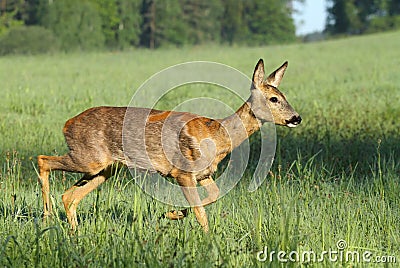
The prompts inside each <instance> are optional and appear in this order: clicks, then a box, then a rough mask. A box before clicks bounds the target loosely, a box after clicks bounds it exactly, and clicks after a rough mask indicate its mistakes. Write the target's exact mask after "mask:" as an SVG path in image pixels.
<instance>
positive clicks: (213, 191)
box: [199, 176, 219, 206]
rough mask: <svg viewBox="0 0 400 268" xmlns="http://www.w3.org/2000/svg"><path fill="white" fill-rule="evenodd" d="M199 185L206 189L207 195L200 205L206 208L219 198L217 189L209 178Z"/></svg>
mask: <svg viewBox="0 0 400 268" xmlns="http://www.w3.org/2000/svg"><path fill="white" fill-rule="evenodd" d="M199 183H200V185H201V186H203V187H204V188H205V189H206V191H207V194H208V196H207V197H206V198H204V199H203V200H202V201H201V203H202V205H203V206H207V205H209V204H211V203H214V202H215V201H217V199H218V196H219V188H218V186H217V184H216V183H215V181H214V180H213V179H212V178H211V176H209V177H208V178H206V179H203V180H201V181H200V182H199Z"/></svg>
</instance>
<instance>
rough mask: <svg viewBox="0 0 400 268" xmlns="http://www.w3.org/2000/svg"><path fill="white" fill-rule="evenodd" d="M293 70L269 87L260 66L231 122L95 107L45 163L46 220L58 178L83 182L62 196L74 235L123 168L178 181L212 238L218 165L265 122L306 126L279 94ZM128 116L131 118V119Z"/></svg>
mask: <svg viewBox="0 0 400 268" xmlns="http://www.w3.org/2000/svg"><path fill="white" fill-rule="evenodd" d="M287 66H288V63H287V62H285V63H284V64H283V65H282V66H281V67H279V68H278V69H276V70H275V71H274V72H272V73H271V74H270V75H269V76H268V77H267V79H266V80H265V81H264V62H263V60H262V59H260V60H259V61H258V63H257V65H256V67H255V70H254V73H253V78H252V85H251V88H250V93H251V94H250V97H249V99H248V100H247V101H246V102H245V103H244V104H243V105H242V106H241V107H240V108H239V109H238V110H237V111H236V112H235V113H234V114H233V115H231V116H228V117H226V118H224V119H211V118H206V117H202V116H199V115H195V114H192V113H185V112H176V111H159V110H153V109H148V108H135V107H95V108H90V109H88V110H86V111H84V112H82V113H81V114H79V115H77V116H75V117H73V118H71V119H69V120H68V121H67V122H66V123H65V126H64V128H63V133H64V136H65V140H66V142H67V144H68V147H69V150H70V151H69V152H68V153H67V154H66V155H64V156H45V155H39V156H38V166H39V173H40V174H39V176H40V178H39V182H40V183H41V186H42V197H43V205H44V216H45V217H46V216H48V215H51V213H52V208H51V203H50V197H49V194H50V193H49V172H50V171H51V170H63V171H68V172H78V173H83V174H84V175H83V177H82V178H81V179H80V180H79V181H78V182H76V183H75V184H74V185H73V186H72V187H71V188H70V189H68V190H67V191H66V192H65V193H64V194H63V196H62V201H63V203H64V207H65V211H66V215H67V219H68V222H69V223H70V226H71V228H72V229H73V230H75V229H76V227H77V224H78V223H77V216H76V209H77V206H78V204H79V202H80V201H81V200H82V198H83V197H85V196H86V195H87V194H88V193H89V192H91V191H93V190H94V189H96V188H97V187H98V186H99V185H100V184H102V183H103V182H104V181H106V180H107V179H108V178H109V177H110V176H111V166H112V164H113V163H115V162H121V163H123V164H125V165H128V166H131V167H137V168H139V169H146V170H152V171H157V172H159V173H160V174H161V175H163V176H169V177H172V178H174V179H175V180H176V181H177V183H178V184H179V186H180V187H181V189H182V191H183V194H184V196H185V198H186V199H187V201H188V203H189V205H190V206H191V207H192V208H193V210H194V212H195V216H196V218H197V220H198V222H199V223H200V225H201V226H202V228H203V230H204V231H205V232H207V231H208V220H207V215H206V211H205V209H204V206H206V205H208V204H210V203H213V202H215V201H216V200H217V198H218V196H219V188H218V186H217V185H216V183H215V182H214V180H213V179H212V175H213V173H214V172H215V170H216V168H217V165H218V163H219V162H220V161H221V160H222V159H223V158H224V157H225V156H226V155H227V154H228V153H230V152H231V151H232V150H233V149H234V148H235V147H237V146H239V145H240V144H241V143H242V142H243V141H244V140H246V139H247V138H248V137H249V136H250V135H252V134H253V133H254V132H255V131H257V130H258V129H259V128H260V127H261V124H263V123H264V122H273V123H275V124H277V125H283V126H288V127H296V126H297V125H298V124H300V122H301V117H300V116H299V114H298V113H297V112H295V111H294V110H293V108H292V107H291V106H290V105H289V103H288V102H287V101H286V98H285V96H284V95H283V94H282V93H281V92H280V91H279V90H278V86H279V84H280V82H281V80H282V77H283V75H284V73H285V70H286V68H287ZM127 111H129V116H127V117H128V118H125V116H126V115H128V113H127ZM132 115H134V116H132ZM124 120H125V123H124ZM125 125H126V126H127V129H128V130H127V133H125V134H124V135H125V136H126V135H128V136H129V140H128V144H127V146H126V147H127V148H125V146H123V143H124V142H123V128H125ZM163 135H164V137H162V136H163ZM163 143H168V144H167V145H166V146H164V145H165V144H163ZM124 145H125V143H124ZM123 147H124V148H123ZM124 150H125V151H124ZM197 183H199V184H200V185H201V186H203V187H204V188H205V189H206V192H207V194H208V197H206V198H205V199H203V200H200V196H199V193H198V192H197V189H196V185H197ZM166 215H167V217H169V218H171V219H178V218H181V217H183V216H182V214H179V213H178V212H170V213H168V214H166Z"/></svg>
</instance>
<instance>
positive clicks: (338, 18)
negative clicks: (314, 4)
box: [326, 0, 400, 34]
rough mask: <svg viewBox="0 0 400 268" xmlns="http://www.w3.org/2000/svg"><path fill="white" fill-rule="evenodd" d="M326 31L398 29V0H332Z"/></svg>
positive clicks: (360, 32)
mask: <svg viewBox="0 0 400 268" xmlns="http://www.w3.org/2000/svg"><path fill="white" fill-rule="evenodd" d="M329 2H330V6H329V7H328V19H327V25H326V31H327V32H328V33H330V34H363V33H371V32H379V31H387V30H392V29H398V28H399V27H400V25H399V24H398V23H397V19H396V16H398V15H400V2H399V1H398V0H350V1H345V0H330V1H329Z"/></svg>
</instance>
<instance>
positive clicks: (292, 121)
mask: <svg viewBox="0 0 400 268" xmlns="http://www.w3.org/2000/svg"><path fill="white" fill-rule="evenodd" d="M285 121H286V125H287V126H288V127H296V126H297V125H298V124H300V123H301V117H300V115H295V116H293V117H292V118H290V120H285Z"/></svg>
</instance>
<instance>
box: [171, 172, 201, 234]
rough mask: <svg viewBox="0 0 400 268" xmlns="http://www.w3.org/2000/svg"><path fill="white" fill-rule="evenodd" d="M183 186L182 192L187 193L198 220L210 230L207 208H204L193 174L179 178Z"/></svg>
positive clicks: (187, 198)
mask: <svg viewBox="0 0 400 268" xmlns="http://www.w3.org/2000/svg"><path fill="white" fill-rule="evenodd" d="M177 181H178V183H179V185H180V186H181V189H182V192H183V194H184V195H185V198H186V200H187V201H188V202H189V205H190V206H191V207H192V208H193V210H194V214H195V215H196V219H197V221H198V222H199V223H200V225H201V227H203V230H204V232H206V233H207V232H208V220H207V214H206V210H205V209H204V207H203V205H202V202H201V199H200V196H199V193H198V192H197V189H196V179H195V178H193V177H192V176H187V177H186V176H185V177H184V178H178V179H177Z"/></svg>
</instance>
